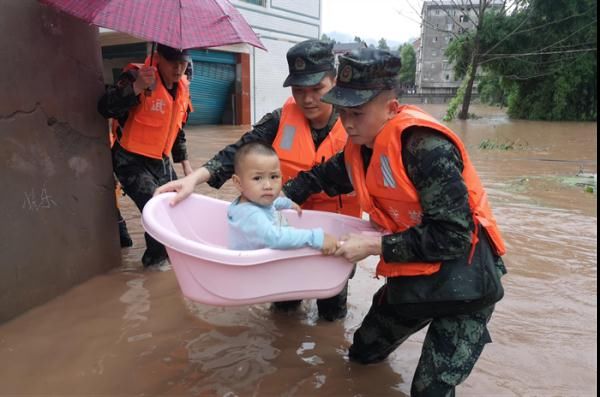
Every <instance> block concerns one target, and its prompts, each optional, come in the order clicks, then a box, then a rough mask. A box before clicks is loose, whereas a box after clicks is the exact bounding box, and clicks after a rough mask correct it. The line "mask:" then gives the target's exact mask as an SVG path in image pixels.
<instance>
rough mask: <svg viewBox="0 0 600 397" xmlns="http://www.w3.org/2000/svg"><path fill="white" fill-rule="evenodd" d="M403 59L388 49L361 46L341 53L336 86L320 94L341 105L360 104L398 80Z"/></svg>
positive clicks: (333, 103)
mask: <svg viewBox="0 0 600 397" xmlns="http://www.w3.org/2000/svg"><path fill="white" fill-rule="evenodd" d="M400 66H402V62H401V60H400V57H399V56H397V55H393V54H391V53H390V52H389V51H384V50H377V49H373V48H361V49H358V50H354V51H352V52H349V53H347V54H345V55H342V56H340V66H339V67H338V77H337V81H336V85H335V87H333V88H332V89H331V91H329V92H328V93H327V94H325V95H324V96H323V98H321V100H322V101H323V102H326V103H331V104H332V105H336V106H341V107H348V108H352V107H356V106H361V105H363V104H365V103H367V102H369V101H370V100H371V99H373V98H375V97H376V96H377V95H378V94H379V93H380V92H382V91H384V90H390V89H393V88H395V87H396V85H397V84H398V74H399V73H400Z"/></svg>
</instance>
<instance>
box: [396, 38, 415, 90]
mask: <svg viewBox="0 0 600 397" xmlns="http://www.w3.org/2000/svg"><path fill="white" fill-rule="evenodd" d="M398 52H399V53H400V58H402V68H401V69H400V82H401V83H403V84H409V85H414V84H415V74H416V72H417V55H416V53H415V49H414V47H413V46H412V44H410V43H406V44H404V45H402V46H400V48H398Z"/></svg>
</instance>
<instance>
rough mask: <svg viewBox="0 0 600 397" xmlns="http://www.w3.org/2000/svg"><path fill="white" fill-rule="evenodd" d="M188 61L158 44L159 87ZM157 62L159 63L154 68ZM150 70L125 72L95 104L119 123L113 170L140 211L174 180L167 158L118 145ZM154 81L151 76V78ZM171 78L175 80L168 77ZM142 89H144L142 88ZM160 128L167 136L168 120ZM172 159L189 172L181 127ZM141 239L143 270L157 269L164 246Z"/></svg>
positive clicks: (185, 54) (185, 55) (148, 238)
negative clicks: (144, 244)
mask: <svg viewBox="0 0 600 397" xmlns="http://www.w3.org/2000/svg"><path fill="white" fill-rule="evenodd" d="M189 61H191V57H190V55H189V53H188V51H187V50H183V51H182V50H178V49H174V48H172V47H168V46H165V45H162V44H159V45H158V46H157V53H156V54H154V62H155V63H154V65H156V66H155V67H156V68H157V70H158V73H159V74H160V76H161V81H163V83H161V84H164V81H165V76H163V73H165V74H166V73H167V72H170V73H172V69H173V68H176V67H183V64H184V63H185V64H186V65H187V64H188V63H189ZM157 63H159V64H158V65H157ZM151 69H152V67H150V66H144V67H143V68H142V69H126V70H125V71H124V72H123V73H122V74H121V75H120V76H119V78H118V79H117V81H116V83H115V84H114V85H107V86H106V92H105V93H104V95H102V97H101V98H100V100H99V101H98V111H99V113H100V114H101V115H102V116H103V117H105V118H107V119H110V118H112V119H114V120H116V121H117V122H118V128H117V130H116V135H117V136H116V138H117V139H116V141H115V143H114V145H113V147H112V160H113V170H114V173H115V175H116V176H117V178H118V180H119V182H120V183H121V186H122V187H123V191H124V192H125V193H126V194H127V195H128V196H129V197H131V199H132V200H133V201H134V202H135V204H136V206H137V207H138V209H139V210H140V212H141V211H142V209H143V208H144V206H145V205H146V203H147V202H148V201H149V200H150V199H151V198H152V195H153V194H154V190H155V189H156V188H157V187H158V186H160V185H163V184H165V183H167V182H169V181H172V180H174V179H177V174H176V173H175V170H174V169H173V165H172V163H171V159H170V158H169V157H168V156H166V155H163V156H162V159H157V158H152V157H148V156H147V155H144V154H140V153H136V152H133V151H130V150H126V149H125V148H124V147H123V145H122V144H121V142H120V140H121V138H122V132H123V129H124V128H125V125H126V123H127V121H128V120H129V119H130V116H131V114H133V112H134V111H135V110H136V109H137V108H138V107H140V106H141V105H140V104H141V96H142V95H146V93H144V92H140V88H139V87H138V86H140V84H142V83H144V82H145V79H146V78H148V77H146V76H144V74H143V71H144V70H151ZM163 69H164V70H163ZM182 72H183V70H182ZM152 76H154V75H152ZM179 77H180V76H179ZM154 78H155V77H152V79H154ZM170 79H175V78H174V77H170ZM178 81H179V80H178V79H177V80H174V81H173V84H172V87H167V91H168V93H169V95H170V96H171V97H172V98H176V97H177V96H178V95H183V94H182V93H179V94H178V90H179V89H178ZM141 87H142V89H143V88H144V86H143V85H141ZM148 93H149V92H148ZM188 111H189V108H188ZM131 117H133V116H131ZM163 125H164V127H163V126H161V129H163V130H164V134H165V136H166V134H167V132H168V131H167V130H168V127H169V126H168V121H167V122H164V123H163ZM164 138H165V137H164V136H158V137H156V141H157V142H158V141H160V140H161V139H164ZM171 156H172V157H173V162H175V163H181V166H182V169H183V172H184V174H185V175H187V174H191V173H192V171H193V170H192V167H191V164H190V162H189V160H188V155H187V149H186V138H185V132H184V130H183V128H181V129H179V131H178V133H177V137H176V138H175V142H174V143H173V146H172V148H171ZM144 238H145V240H146V250H145V251H144V254H143V256H142V264H143V266H144V268H149V267H151V268H157V267H160V266H161V265H162V264H164V263H165V262H166V260H167V251H166V249H165V247H164V245H162V244H161V243H159V242H158V241H156V240H155V239H154V238H152V237H151V236H150V235H149V234H148V233H144Z"/></svg>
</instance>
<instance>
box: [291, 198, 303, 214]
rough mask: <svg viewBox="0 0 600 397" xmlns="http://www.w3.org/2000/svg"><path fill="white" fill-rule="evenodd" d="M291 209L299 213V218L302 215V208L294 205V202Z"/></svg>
mask: <svg viewBox="0 0 600 397" xmlns="http://www.w3.org/2000/svg"><path fill="white" fill-rule="evenodd" d="M291 209H293V210H295V211H296V212H297V213H298V216H301V215H302V208H300V206H299V205H298V204H296V203H294V202H293V201H292V208H291Z"/></svg>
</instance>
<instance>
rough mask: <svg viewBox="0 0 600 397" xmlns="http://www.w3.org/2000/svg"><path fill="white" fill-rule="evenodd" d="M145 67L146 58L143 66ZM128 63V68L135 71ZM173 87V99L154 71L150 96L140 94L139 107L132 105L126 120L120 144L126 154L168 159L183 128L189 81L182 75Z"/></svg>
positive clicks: (147, 62)
mask: <svg viewBox="0 0 600 397" xmlns="http://www.w3.org/2000/svg"><path fill="white" fill-rule="evenodd" d="M148 64H149V57H148V58H147V59H146V65H148ZM139 67H140V65H139V64H131V65H129V66H128V68H138V69H139ZM176 84H178V87H177V94H176V98H175V99H173V97H172V96H171V94H169V91H167V89H166V87H165V86H164V85H163V84H162V81H161V78H160V75H159V74H158V71H157V72H156V85H155V88H154V90H152V93H151V95H149V96H146V95H144V94H142V95H140V96H139V98H140V104H139V105H137V106H135V107H134V108H133V109H132V110H131V111H130V112H129V115H128V117H127V121H126V122H125V126H124V127H123V134H122V136H121V139H120V140H119V143H120V145H121V146H122V147H123V148H124V149H125V150H127V151H129V152H133V153H137V154H141V155H143V156H147V157H151V158H155V159H162V157H163V156H169V155H170V154H171V149H172V148H173V144H174V143H175V139H176V138H177V134H178V133H179V130H180V129H181V128H182V126H183V122H184V120H185V117H186V112H187V109H188V106H189V101H190V92H189V82H188V80H187V77H185V76H183V77H182V78H181V79H180V80H179V82H177V83H176Z"/></svg>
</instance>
